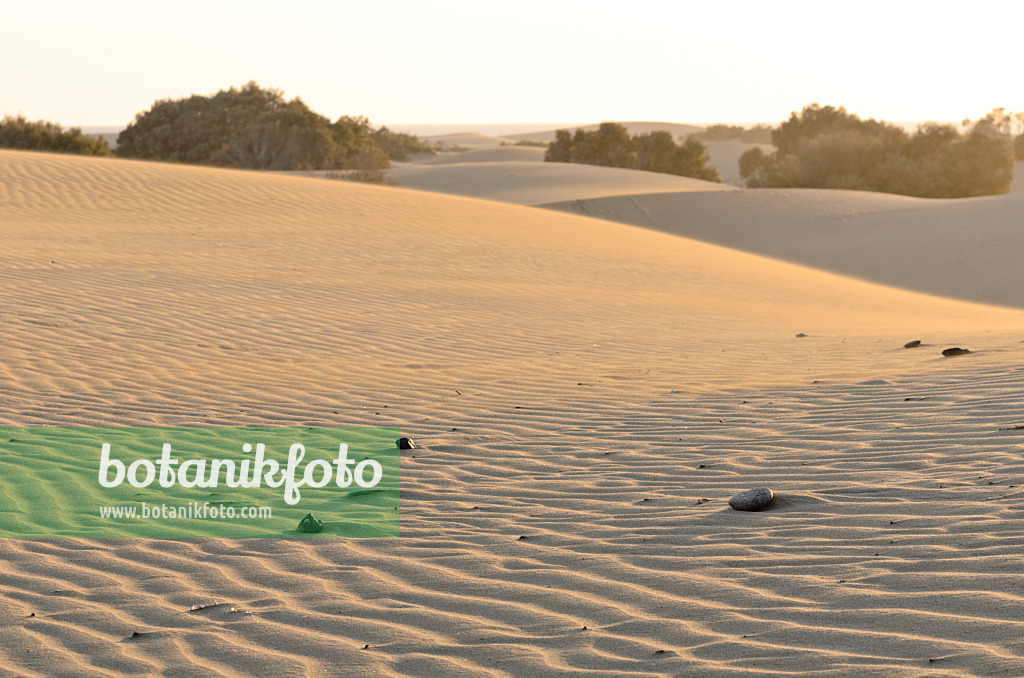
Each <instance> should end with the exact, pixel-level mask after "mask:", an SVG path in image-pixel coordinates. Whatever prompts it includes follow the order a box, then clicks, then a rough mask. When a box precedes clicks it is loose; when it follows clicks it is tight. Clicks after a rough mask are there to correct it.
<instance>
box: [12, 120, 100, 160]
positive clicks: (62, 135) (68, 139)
mask: <svg viewBox="0 0 1024 678" xmlns="http://www.w3.org/2000/svg"><path fill="white" fill-rule="evenodd" d="M0 148H20V149H24V150H32V151H50V152H53V153H77V154H79V155H110V146H108V145H107V142H106V141H104V140H103V138H102V137H98V136H89V135H86V134H83V133H82V130H81V128H78V127H72V128H70V129H67V130H65V129H63V128H62V127H61V126H60V125H59V124H57V123H55V122H47V121H46V120H36V121H34V122H29V121H28V120H27V119H25V116H23V115H18V116H10V115H6V116H4V118H3V120H0Z"/></svg>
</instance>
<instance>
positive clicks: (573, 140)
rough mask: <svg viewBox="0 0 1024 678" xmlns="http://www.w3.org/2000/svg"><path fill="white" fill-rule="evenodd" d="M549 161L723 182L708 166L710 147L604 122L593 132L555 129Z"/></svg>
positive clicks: (661, 133) (547, 160)
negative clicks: (636, 131) (641, 132)
mask: <svg viewBox="0 0 1024 678" xmlns="http://www.w3.org/2000/svg"><path fill="white" fill-rule="evenodd" d="M544 160H545V162H575V163H583V164H586V165H604V166H606V167H622V168H626V169H638V170H646V171H649V172H662V173H666V174H676V175H679V176H684V177H694V178H697V179H704V180H706V181H716V182H721V179H720V178H719V176H718V172H717V170H715V168H714V167H709V166H708V164H707V163H708V161H709V160H710V157H709V156H708V152H707V148H706V147H705V146H704V144H703V143H701V142H700V141H699V140H697V139H694V138H692V137H691V138H689V139H687V140H686V141H684V142H683V144H682V145H678V144H676V142H675V141H674V140H673V139H672V135H671V134H669V133H668V132H649V133H648V134H644V135H636V136H630V135H629V132H628V130H627V129H626V127H625V126H624V125H620V124H618V123H614V122H603V123H601V125H600V126H599V127H598V128H597V130H595V131H592V132H587V131H584V130H576V132H575V133H571V132H569V131H568V130H564V129H563V130H558V131H557V132H555V140H554V141H552V142H551V143H550V144H549V145H548V150H547V151H546V152H545V153H544Z"/></svg>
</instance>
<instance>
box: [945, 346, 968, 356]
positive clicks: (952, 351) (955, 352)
mask: <svg viewBox="0 0 1024 678" xmlns="http://www.w3.org/2000/svg"><path fill="white" fill-rule="evenodd" d="M964 353H970V351H968V350H967V349H966V348H960V347H959V346H955V347H953V348H947V349H946V350H945V351H943V352H942V355H944V356H946V357H947V358H948V357H950V356H954V355H963V354H964Z"/></svg>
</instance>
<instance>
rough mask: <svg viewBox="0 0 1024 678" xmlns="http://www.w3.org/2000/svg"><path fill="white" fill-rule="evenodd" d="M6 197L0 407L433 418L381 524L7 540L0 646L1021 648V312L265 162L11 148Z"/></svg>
mask: <svg viewBox="0 0 1024 678" xmlns="http://www.w3.org/2000/svg"><path fill="white" fill-rule="evenodd" d="M721 195H723V196H726V197H741V195H742V194H740V193H737V192H734V191H730V192H727V193H725V192H723V193H721ZM0 210H2V212H0V220H2V222H0V225H2V228H0V285H2V289H3V290H4V295H3V300H2V305H0V314H2V315H0V321H2V322H0V346H2V354H0V389H2V391H0V392H2V393H3V396H4V397H3V407H2V410H0V423H2V424H6V425H26V424H46V425H79V424H110V425H188V426H203V425H214V424H220V425H243V424H246V425H247V424H253V425H271V426H272V425H286V424H302V425H311V426H315V425H326V424H332V425H363V426H365V425H375V424H380V425H392V426H399V427H401V428H402V430H403V432H404V433H406V434H408V435H411V436H412V437H413V438H414V439H415V440H416V441H417V443H418V444H419V447H418V448H417V449H415V450H411V451H410V452H409V454H408V455H407V456H406V457H404V459H403V481H402V513H403V515H402V530H403V536H402V537H401V538H400V539H390V540H337V541H317V542H308V541H279V540H216V539H207V540H102V539H95V540H93V539H63V540H40V541H26V540H16V539H8V540H3V541H2V542H0V600H2V604H0V619H2V623H0V670H2V671H4V672H8V673H11V674H13V675H76V676H100V675H111V674H132V673H134V674H157V673H160V674H164V675H181V676H214V675H232V676H247V675H254V674H259V675H267V676H285V675H337V674H338V673H339V672H340V673H349V674H355V673H360V674H363V675H382V676H438V675H446V676H470V675H472V676H480V675H489V676H556V675H557V676H564V675H579V676H584V675H587V676H593V675H636V676H674V675H691V674H692V675H765V674H767V673H772V672H775V673H779V674H783V675H800V674H806V675H821V674H823V673H831V674H841V673H847V674H851V673H852V674H856V675H869V676H870V675H877V676H920V675H924V674H925V673H926V672H927V673H930V674H937V675H951V676H968V675H994V674H1013V673H1014V672H1019V669H1020V668H1021V666H1022V657H1024V643H1022V641H1021V640H1020V639H1021V637H1022V632H1024V624H1022V622H1021V621H1020V620H1021V619H1024V597H1022V596H1021V594H1020V590H1019V571H1020V567H1021V564H1022V563H1021V557H1020V553H1021V547H1022V545H1024V539H1022V537H1021V535H1020V530H1019V529H1018V524H1019V521H1020V518H1021V517H1022V510H1024V509H1022V503H1021V500H1022V495H1021V493H1020V491H1019V488H1018V487H1016V483H1017V482H1018V481H1017V479H1018V478H1019V475H1020V472H1021V470H1022V468H1021V463H1020V454H1019V453H1020V450H1021V442H1020V441H1021V438H1020V435H1019V431H1017V430H1016V429H1012V426H1013V425H1015V424H1017V423H1021V422H1019V421H1018V420H1017V419H1016V417H1019V413H1020V406H1021V402H1020V390H1019V382H1020V378H1021V376H1022V375H1021V370H1020V367H1019V365H1020V364H1021V359H1022V357H1024V345H1022V344H1021V343H1020V340H1021V339H1022V338H1024V336H1022V334H1021V332H1022V320H1024V314H1022V313H1021V312H1020V311H1017V310H1009V309H1002V308H995V307H991V306H983V305H977V304H970V303H963V302H956V301H950V300H947V299H943V298H939V297H933V296H926V295H921V294H914V293H909V292H904V291H899V290H894V289H891V288H886V287H882V286H878V285H873V284H868V283H865V282H860V281H856V280H852V279H849V278H845V277H841V276H837V275H832V274H828V273H824V272H821V271H815V270H810V269H807V268H802V267H799V266H795V265H792V264H787V263H782V262H778V261H774V260H770V259H766V258H762V257H758V256H755V255H751V254H746V253H740V252H736V251H733V250H728V249H724V248H721V247H718V246H715V245H711V244H705V243H700V242H697V241H694V240H689V239H687V238H684V237H677V236H672V235H669V234H665V233H659V232H655V231H653V230H649V229H641V228H636V227H632V226H626V225H622V224H615V223H610V222H606V221H600V220H596V219H589V218H584V217H580V216H575V215H568V214H560V213H557V212H554V211H545V210H537V209H532V208H527V207H520V206H515V205H503V204H497V203H489V202H485V201H481V200H475V199H469V198H458V197H452V196H444V195H436V194H430V193H422V192H417V191H407V190H401V189H396V188H390V187H378V186H364V185H358V184H350V183H344V182H334V181H328V180H318V179H309V178H299V177H288V176H280V175H270V174H263V173H253V172H233V171H224V170H214V169H205V168H194V167H181V166H172V165H160V164H153V163H139V162H127V161H118V160H98V159H85V158H74V157H62V156H53V155H44V154H32V153H18V152H9V151H4V152H0ZM797 333H801V334H804V335H805V336H803V337H797V336H795V335H796V334H797ZM909 339H922V340H924V344H923V345H922V346H921V347H920V348H917V349H913V350H907V349H903V348H901V346H902V344H903V343H904V342H905V341H907V340H909ZM953 343H955V344H958V345H964V346H969V347H970V348H971V349H972V353H971V354H968V355H965V356H960V357H958V358H953V359H946V358H943V357H941V355H940V354H939V350H940V349H941V348H943V347H945V346H946V345H950V344H953ZM1001 429H1007V430H1001ZM762 484H765V485H769V486H771V487H773V488H774V489H775V490H776V491H777V493H778V498H777V499H776V503H775V505H774V506H773V507H772V508H771V509H769V510H768V511H765V512H762V513H738V512H735V511H732V510H731V509H729V508H728V506H727V504H726V502H727V500H728V498H729V496H730V495H731V494H732V493H734V492H738V491H740V490H744V489H748V488H750V487H754V486H758V485H762ZM199 605H205V607H202V608H201V609H196V610H192V608H193V606H199ZM246 612H251V613H252V614H245V613H246Z"/></svg>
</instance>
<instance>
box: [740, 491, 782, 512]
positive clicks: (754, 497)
mask: <svg viewBox="0 0 1024 678" xmlns="http://www.w3.org/2000/svg"><path fill="white" fill-rule="evenodd" d="M774 497H775V493H774V492H772V491H771V490H770V489H768V488H767V487H758V488H757V489H753V490H747V491H746V492H740V493H739V494H737V495H736V496H735V497H733V498H732V499H730V500H729V506H731V507H733V508H734V509H736V510H737V511H759V510H761V509H763V508H764V507H765V506H767V505H768V504H770V503H772V499H773V498H774Z"/></svg>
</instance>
